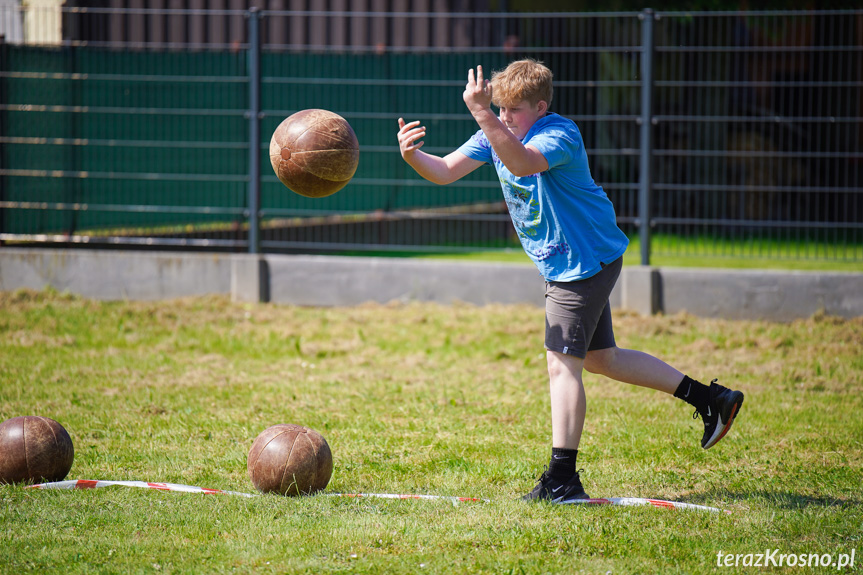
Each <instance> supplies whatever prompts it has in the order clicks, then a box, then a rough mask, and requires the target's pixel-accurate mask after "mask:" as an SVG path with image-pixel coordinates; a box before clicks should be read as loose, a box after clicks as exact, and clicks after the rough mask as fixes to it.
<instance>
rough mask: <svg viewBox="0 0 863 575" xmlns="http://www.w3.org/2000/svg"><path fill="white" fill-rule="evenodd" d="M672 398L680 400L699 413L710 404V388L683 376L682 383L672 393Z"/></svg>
mask: <svg viewBox="0 0 863 575" xmlns="http://www.w3.org/2000/svg"><path fill="white" fill-rule="evenodd" d="M674 397H676V398H678V399H682V400H683V401H685V402H686V403H688V404H689V405H691V406H692V407H694V408H695V409H697V410H699V411H704V409H706V408H707V404H708V403H710V387H709V386H707V385H704V384H703V383H701V382H699V381H695V380H694V379H692V378H691V377H689V376H688V375H684V376H683V381H681V382H680V385H679V386H678V387H677V391H675V392H674Z"/></svg>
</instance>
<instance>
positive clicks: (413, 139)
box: [398, 118, 426, 160]
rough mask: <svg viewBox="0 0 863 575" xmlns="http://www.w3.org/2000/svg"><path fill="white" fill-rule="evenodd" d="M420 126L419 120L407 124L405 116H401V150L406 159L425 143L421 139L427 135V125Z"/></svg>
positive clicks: (399, 134) (399, 136) (399, 135)
mask: <svg viewBox="0 0 863 575" xmlns="http://www.w3.org/2000/svg"><path fill="white" fill-rule="evenodd" d="M418 126H419V120H417V121H415V122H411V123H409V124H405V120H404V118H399V133H398V138H399V151H400V152H401V154H402V158H404V159H405V160H407V159H408V158H409V157H410V156H412V155H413V154H414V152H416V151H417V150H419V149H420V148H422V147H423V144H424V143H425V142H420V141H419V140H420V139H422V138H424V137H425V135H426V128H425V126H419V127H418Z"/></svg>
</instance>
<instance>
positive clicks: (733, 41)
mask: <svg viewBox="0 0 863 575" xmlns="http://www.w3.org/2000/svg"><path fill="white" fill-rule="evenodd" d="M235 4H236V3H234V4H230V3H229V4H227V5H228V6H231V7H233V6H234V5H235ZM241 4H243V3H241ZM341 4H342V5H343V6H348V3H347V2H343V3H341ZM111 5H112V6H119V7H111V8H107V7H103V8H80V7H78V8H76V7H74V6H64V7H56V8H50V9H41V10H37V9H35V8H33V9H29V10H25V9H21V8H20V7H14V8H12V9H3V8H2V7H0V34H3V35H4V36H5V38H6V40H5V41H4V42H2V43H0V184H2V185H0V241H3V242H5V243H7V244H9V243H16V244H17V243H39V244H46V243H52V244H58V243H59V244H80V243H89V244H117V245H126V246H133V245H144V246H151V247H164V248H169V247H176V246H182V247H186V248H201V249H224V250H235V251H246V250H249V249H253V250H254V249H258V248H260V249H261V250H263V251H322V250H324V251H355V250H358V251H369V250H373V251H382V250H402V251H422V250H433V251H443V250H453V251H459V250H477V249H496V248H503V247H517V246H518V242H517V239H516V238H515V235H514V232H513V230H512V226H511V223H510V220H509V216H508V214H507V212H506V206H505V204H504V203H503V201H502V196H501V193H500V188H499V184H498V183H497V179H496V176H495V174H494V172H493V170H492V168H490V167H484V168H481V169H480V170H477V171H476V172H474V173H473V174H471V175H470V176H468V177H467V178H465V179H464V180H462V181H460V182H457V183H455V184H452V185H449V186H444V187H441V186H436V185H434V184H430V183H428V182H426V181H424V180H422V179H420V178H419V177H418V176H417V175H416V174H415V173H414V172H413V171H412V170H411V168H410V167H409V166H407V165H406V164H405V163H404V162H403V161H402V159H401V157H400V155H399V152H398V146H397V143H396V136H395V134H396V131H397V124H396V120H397V119H398V118H399V117H404V118H405V119H406V120H412V119H416V120H421V121H422V122H423V124H424V125H426V126H427V127H428V136H427V137H426V145H425V147H424V148H423V149H424V150H425V151H428V152H431V153H437V154H446V153H449V152H450V151H452V150H453V149H455V148H456V147H458V146H459V145H460V144H461V143H462V142H464V141H465V140H466V139H467V138H468V137H470V135H471V134H472V133H473V132H475V131H476V129H477V126H476V124H475V123H474V122H473V120H472V119H471V117H470V115H469V114H468V113H467V111H466V110H465V107H464V104H463V103H462V100H461V93H462V91H463V88H464V83H465V80H466V75H467V70H468V69H469V68H471V67H473V66H476V65H477V64H482V65H483V66H484V67H485V68H486V69H499V68H502V67H503V66H505V65H506V64H507V63H508V62H509V61H511V60H514V59H518V58H523V57H532V58H536V59H539V60H542V61H544V62H545V63H546V64H548V65H549V67H550V68H551V69H552V70H553V71H554V74H555V95H554V101H553V103H552V107H551V109H552V110H553V111H555V112H558V113H560V114H562V115H564V116H567V117H569V118H572V119H573V120H575V121H576V123H577V124H578V126H579V129H580V130H581V132H582V134H583V136H584V139H585V145H586V147H587V151H588V155H589V157H590V160H591V169H592V173H593V176H594V178H595V179H596V180H597V182H598V183H599V184H600V185H602V186H603V188H604V189H605V190H606V192H607V193H608V194H609V197H610V198H611V199H612V201H613V202H614V204H615V206H616V208H617V212H618V220H619V223H620V225H621V227H622V228H623V229H624V230H625V231H626V232H627V233H629V234H630V235H631V236H632V237H633V238H637V237H639V236H640V238H641V241H642V244H643V247H644V248H646V249H645V250H644V251H643V252H642V253H643V254H645V258H644V259H645V260H646V259H648V258H649V256H650V254H657V255H694V256H699V257H700V256H705V257H706V256H725V255H743V256H752V257H764V256H767V257H784V258H819V259H821V258H832V259H842V260H853V261H863V186H861V176H863V153H861V141H863V120H861V118H863V113H861V112H863V109H862V108H863V96H861V94H863V90H861V87H863V80H861V78H863V11H843V12H835V11H834V12H746V13H687V14H683V13H660V14H653V13H652V12H643V13H591V14H575V13H534V14H524V13H519V14H515V13H513V14H507V13H480V12H445V11H441V12H430V11H427V12H406V11H375V12H359V11H347V10H341V11H337V10H327V11H297V10H295V11H286V10H281V9H273V8H275V7H276V3H275V2H271V3H268V4H267V5H265V6H263V8H265V9H264V10H257V11H256V10H248V9H245V8H246V6H245V4H243V6H242V8H243V9H234V10H212V9H211V10H195V9H188V8H186V9H171V8H170V7H168V8H165V9H149V8H146V9H145V8H140V7H135V5H134V4H133V2H132V0H128V2H126V1H119V0H118V1H117V2H113V3H112V4H111ZM223 5H225V4H223ZM377 5H379V6H381V7H384V8H385V9H387V8H389V9H391V8H392V6H390V3H387V2H377ZM251 24H254V26H252V25H251ZM647 25H649V27H650V33H649V36H648V35H646V33H645V30H646V29H647V28H646V26H647ZM651 40H652V42H651ZM645 66H649V69H650V74H649V75H648V76H647V77H646V76H645ZM646 90H649V92H648V93H649V94H651V95H652V96H653V97H652V102H651V101H649V100H648V101H647V102H645V98H644V97H643V96H644V95H645V93H646V92H645V91H646ZM645 106H647V107H645ZM306 108H324V109H328V110H332V111H334V112H336V113H338V114H340V115H342V116H343V117H344V118H346V119H347V120H348V121H349V122H350V123H351V125H352V127H353V128H354V130H355V132H356V133H357V136H358V138H359V141H360V150H361V152H360V166H359V169H358V171H357V173H356V175H355V177H354V179H353V180H352V181H351V183H350V184H349V185H348V186H347V187H346V188H344V189H343V190H342V191H340V192H338V193H337V194H335V195H333V196H330V197H327V198H322V199H309V198H304V197H302V196H299V195H297V194H294V193H292V192H290V191H289V190H288V189H287V188H285V187H284V186H282V184H281V183H280V182H279V181H278V180H277V179H276V177H275V175H274V174H273V171H272V169H271V167H270V165H269V159H268V157H267V150H268V144H269V138H270V135H271V134H272V132H273V130H274V129H275V127H276V126H277V125H278V124H279V123H280V122H281V121H282V119H284V118H285V117H287V116H288V115H290V114H292V113H293V112H296V111H299V110H302V109H306ZM645 126H647V127H648V129H647V130H645V129H644V128H645ZM646 136H649V137H648V138H647V139H645V137H646ZM645 162H646V163H645ZM640 166H649V168H650V169H648V170H645V169H643V167H642V168H640ZM250 228H251V229H252V230H253V233H252V234H251V237H250V233H249V231H250ZM256 234H257V235H256Z"/></svg>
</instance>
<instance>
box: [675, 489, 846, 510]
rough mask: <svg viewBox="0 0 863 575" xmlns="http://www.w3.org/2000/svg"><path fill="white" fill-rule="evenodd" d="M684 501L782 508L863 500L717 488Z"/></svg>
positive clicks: (827, 505) (838, 505)
mask: <svg viewBox="0 0 863 575" xmlns="http://www.w3.org/2000/svg"><path fill="white" fill-rule="evenodd" d="M680 501H682V502H684V503H696V504H699V505H715V504H716V502H717V501H728V502H731V503H753V502H764V503H767V504H768V505H770V506H771V507H778V508H780V509H803V508H805V507H860V506H861V505H863V500H861V499H856V498H848V497H835V496H831V495H802V494H799V493H791V492H789V491H767V490H756V491H745V492H743V491H729V490H727V489H717V490H715V491H707V492H704V493H692V494H689V495H686V496H684V497H682V498H681V499H680Z"/></svg>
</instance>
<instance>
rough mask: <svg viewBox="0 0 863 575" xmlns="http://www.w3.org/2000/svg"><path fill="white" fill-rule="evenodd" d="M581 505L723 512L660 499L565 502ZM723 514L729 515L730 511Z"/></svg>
mask: <svg viewBox="0 0 863 575" xmlns="http://www.w3.org/2000/svg"><path fill="white" fill-rule="evenodd" d="M570 504H582V505H622V506H628V505H653V506H654V507H664V508H666V509H696V510H698V511H712V512H713V513H721V512H723V511H725V510H723V509H717V508H716V507H707V506H706V505H696V504H695V503H681V502H679V501H665V500H662V499H645V498H643V497H608V498H600V499H576V500H573V501H567V502H565V505H570ZM725 513H728V514H731V512H730V511H725Z"/></svg>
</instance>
